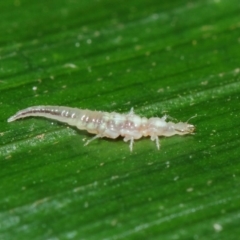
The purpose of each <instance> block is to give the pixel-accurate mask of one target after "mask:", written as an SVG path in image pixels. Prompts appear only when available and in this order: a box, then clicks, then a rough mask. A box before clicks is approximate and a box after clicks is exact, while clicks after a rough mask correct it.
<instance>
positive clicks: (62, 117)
mask: <svg viewBox="0 0 240 240" xmlns="http://www.w3.org/2000/svg"><path fill="white" fill-rule="evenodd" d="M29 116H38V117H45V118H50V119H54V120H57V121H60V122H64V123H67V124H69V125H72V126H76V127H77V128H78V129H81V130H87V131H88V132H89V133H92V134H96V136H95V137H93V138H92V139H90V140H88V141H87V142H86V143H85V145H87V144H89V143H90V142H91V141H93V140H94V139H97V138H102V137H108V138H113V139H115V138H117V137H119V136H122V137H124V139H123V140H124V141H125V142H127V141H130V150H131V151H132V149H133V143H134V139H139V138H141V137H143V136H144V137H147V136H150V137H151V140H152V141H155V142H156V146H157V148H158V149H159V148H160V144H159V139H158V136H167V137H169V136H172V135H175V134H178V135H185V134H189V133H192V132H193V131H194V129H195V128H194V126H193V125H191V124H188V123H183V122H179V123H173V122H166V118H167V117H166V116H164V117H162V118H156V117H154V118H149V119H147V118H145V117H143V118H141V117H140V116H138V115H136V114H135V113H134V111H133V108H132V109H131V111H130V112H129V113H127V114H120V113H116V112H112V113H108V112H101V111H90V110H82V109H78V108H69V107H59V106H34V107H30V108H27V109H24V110H21V111H19V112H17V113H16V114H15V115H14V116H12V117H10V118H9V119H8V122H12V121H15V120H17V119H19V118H25V117H29Z"/></svg>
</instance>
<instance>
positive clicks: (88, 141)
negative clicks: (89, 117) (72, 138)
mask: <svg viewBox="0 0 240 240" xmlns="http://www.w3.org/2000/svg"><path fill="white" fill-rule="evenodd" d="M100 137H102V135H100V134H98V135H96V136H95V137H93V138H91V139H90V140H87V142H86V143H85V144H84V146H87V145H88V144H89V143H90V142H92V141H93V140H95V139H97V138H100Z"/></svg>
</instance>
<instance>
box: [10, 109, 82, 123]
mask: <svg viewBox="0 0 240 240" xmlns="http://www.w3.org/2000/svg"><path fill="white" fill-rule="evenodd" d="M77 115H78V109H76V108H69V107H55V106H34V107H29V108H26V109H23V110H20V111H18V112H17V113H16V114H15V115H13V116H12V117H10V118H9V119H8V120H7V121H8V122H13V121H15V120H17V119H19V118H25V117H31V116H36V117H45V118H49V119H54V120H57V121H60V122H65V123H68V124H70V125H74V124H75V121H76V118H77Z"/></svg>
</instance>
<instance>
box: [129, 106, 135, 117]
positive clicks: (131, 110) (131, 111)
mask: <svg viewBox="0 0 240 240" xmlns="http://www.w3.org/2000/svg"><path fill="white" fill-rule="evenodd" d="M128 115H134V109H133V107H132V108H131V109H130V112H129V113H128Z"/></svg>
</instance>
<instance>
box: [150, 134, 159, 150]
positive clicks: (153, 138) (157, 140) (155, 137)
mask: <svg viewBox="0 0 240 240" xmlns="http://www.w3.org/2000/svg"><path fill="white" fill-rule="evenodd" d="M151 140H152V141H156V146H157V149H158V150H159V149H160V143H159V139H158V136H151Z"/></svg>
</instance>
